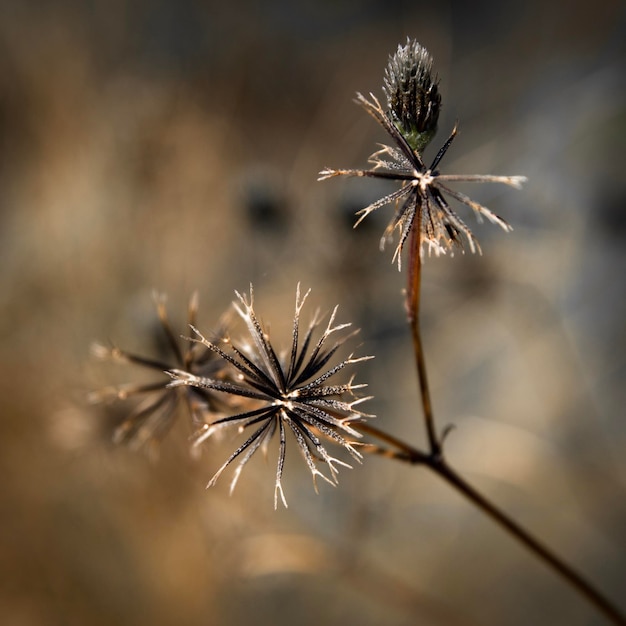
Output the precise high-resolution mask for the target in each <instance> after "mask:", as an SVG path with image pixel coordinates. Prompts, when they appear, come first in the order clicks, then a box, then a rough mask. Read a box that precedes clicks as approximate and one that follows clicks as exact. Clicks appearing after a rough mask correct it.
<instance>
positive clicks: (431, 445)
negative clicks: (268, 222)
mask: <svg viewBox="0 0 626 626" xmlns="http://www.w3.org/2000/svg"><path fill="white" fill-rule="evenodd" d="M421 219H422V211H421V209H420V210H419V211H418V215H417V216H416V220H417V224H415V225H414V228H413V229H412V232H411V244H410V253H409V271H408V288H407V293H406V312H407V319H408V322H409V326H410V328H411V335H412V339H413V350H414V353H415V363H416V366H417V376H418V380H419V387H420V395H421V400H422V410H423V417H424V425H425V428H426V437H427V441H428V450H427V451H421V450H418V449H416V448H413V447H412V446H410V445H408V444H406V443H404V442H403V441H401V440H399V439H396V438H395V437H392V436H391V435H388V434H386V433H383V432H382V431H379V430H378V429H375V428H373V427H371V426H367V427H364V425H362V424H361V425H360V429H361V431H362V432H363V433H365V434H369V435H370V436H372V437H375V438H377V439H379V440H382V441H384V442H385V443H386V444H388V445H392V446H393V447H395V448H396V449H397V450H398V452H392V451H390V450H387V449H385V448H379V447H377V446H373V448H374V449H372V450H371V451H372V452H375V453H378V454H382V455H384V456H387V457H390V458H394V459H396V460H400V461H405V462H408V463H411V464H420V465H426V466H427V467H428V468H429V469H430V470H431V471H432V472H434V473H435V474H436V475H437V476H438V477H439V478H441V479H442V480H443V481H445V482H446V483H447V484H448V485H450V486H451V487H453V488H454V489H456V491H457V492H458V493H460V494H461V495H463V496H464V497H465V498H466V499H467V500H469V501H470V502H471V503H472V504H473V505H474V506H475V507H477V508H478V509H480V510H481V511H482V512H483V513H484V514H485V515H487V516H488V517H489V518H491V519H492V520H493V521H494V522H495V523H496V524H498V525H499V526H500V527H501V528H502V529H503V530H505V531H506V532H507V533H509V535H510V536H511V537H513V538H514V539H516V540H517V541H518V542H519V543H521V544H522V545H523V546H524V547H525V548H526V549H527V550H528V551H529V552H531V553H532V554H534V555H535V557H537V558H538V559H539V560H541V561H543V563H544V564H546V565H547V566H549V567H550V568H552V570H553V571H554V572H555V573H557V574H558V575H559V576H561V578H562V579H563V580H564V581H565V582H567V583H568V584H569V585H570V586H572V587H573V588H574V589H575V590H576V591H577V592H578V593H579V594H580V595H581V596H582V597H584V598H585V599H586V600H587V601H588V602H589V603H590V604H592V605H593V606H595V607H596V608H597V609H598V610H599V611H600V612H601V613H603V614H604V616H605V617H606V618H607V619H609V620H610V621H611V622H612V623H613V624H617V625H619V626H626V617H625V616H624V615H623V614H622V613H621V612H620V611H619V610H618V608H617V607H616V606H615V605H614V604H612V603H611V602H610V601H609V600H608V599H607V598H606V597H605V596H604V595H603V594H602V593H601V592H600V591H598V590H597V589H596V588H595V587H594V586H593V585H592V584H591V583H590V582H588V581H587V580H586V579H585V578H584V577H583V576H582V575H581V574H579V573H578V572H577V571H576V570H574V569H573V568H572V567H571V566H569V565H568V564H567V563H565V562H564V561H563V560H562V559H561V558H559V557H558V556H556V554H554V552H552V550H550V549H549V548H548V547H547V546H546V545H544V544H543V543H542V542H540V541H539V540H538V539H536V538H535V537H533V536H532V535H531V534H530V533H529V532H528V531H527V530H525V529H524V528H523V527H522V526H520V524H519V523H517V522H516V521H515V520H513V519H512V518H511V517H509V516H508V515H507V514H506V513H504V512H503V511H502V510H500V509H499V508H498V507H497V506H496V505H495V504H493V503H492V502H491V501H490V500H489V499H488V498H486V497H485V496H483V495H482V494H481V493H480V492H478V491H477V490H476V489H474V487H472V486H471V485H470V484H469V483H468V482H466V481H465V479H464V478H462V477H461V476H460V475H459V474H458V473H457V472H456V471H455V470H453V469H452V467H450V465H449V464H448V462H447V461H446V459H445V457H444V453H443V447H442V443H443V438H439V437H438V435H437V431H436V428H435V419H434V415H433V408H432V402H431V398H430V389H429V386H428V376H427V374H426V360H425V357H424V350H423V346H422V337H421V333H420V326H419V312H420V287H421V273H422V259H421V255H420V243H421V242H420V231H421V223H420V222H421ZM366 449H367V448H366Z"/></svg>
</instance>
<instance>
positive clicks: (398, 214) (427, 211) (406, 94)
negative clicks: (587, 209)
mask: <svg viewBox="0 0 626 626" xmlns="http://www.w3.org/2000/svg"><path fill="white" fill-rule="evenodd" d="M431 66H432V60H431V58H430V56H428V53H427V52H426V51H425V49H424V48H422V47H421V46H420V45H419V44H417V43H416V42H413V43H412V42H410V41H409V42H408V43H407V45H406V46H404V47H400V48H399V49H398V52H397V53H396V54H395V55H394V56H393V57H392V58H391V59H390V62H389V66H388V67H387V71H386V74H385V92H386V94H387V98H388V101H389V109H390V110H389V111H384V110H383V108H382V106H381V104H380V102H379V101H378V99H377V98H376V96H374V95H373V94H370V97H371V100H367V99H366V98H365V97H364V96H362V95H361V94H360V93H358V94H357V99H356V102H357V103H358V104H360V105H361V106H362V107H363V108H364V109H365V110H366V111H367V112H368V113H369V114H370V115H371V116H372V117H373V118H374V119H375V120H376V121H377V122H378V123H379V124H380V125H381V126H382V127H383V128H384V129H385V130H386V131H387V133H388V134H389V135H390V137H391V139H392V140H393V143H394V145H392V146H389V145H381V149H380V150H378V151H376V152H374V153H373V154H372V155H371V157H370V159H369V161H370V163H373V165H374V167H373V168H372V169H369V170H334V169H330V168H326V169H324V170H322V171H321V172H320V174H319V178H318V180H325V179H327V178H333V177H335V176H366V177H371V178H380V179H386V180H395V181H398V182H400V183H401V187H400V188H399V189H397V190H395V191H393V192H392V193H390V194H388V195H386V196H384V197H383V198H380V199H379V200H376V201H375V202H373V203H372V204H370V205H369V206H367V207H365V208H364V209H362V210H361V211H359V212H358V213H357V215H359V219H358V220H357V222H356V224H355V226H357V225H358V224H359V223H360V222H361V221H362V220H363V219H365V217H367V216H368V215H369V214H370V213H372V212H373V211H375V210H376V209H378V208H380V207H382V206H385V205H387V204H395V213H394V216H393V218H392V219H391V221H390V222H389V224H388V226H387V228H386V230H385V232H384V234H383V237H382V239H381V249H383V248H384V246H385V243H386V242H387V241H389V240H390V239H391V238H392V236H393V233H394V231H395V230H396V229H397V230H398V231H399V233H400V235H399V242H398V245H397V247H396V250H395V254H394V257H393V258H394V260H397V262H398V268H400V263H401V252H402V248H403V246H404V244H405V242H406V240H407V237H408V236H409V234H410V233H411V232H412V231H413V230H415V232H416V233H417V236H418V243H419V248H420V252H423V249H424V246H426V247H427V248H428V252H429V253H430V252H434V253H435V254H437V255H439V254H442V253H444V254H445V252H446V251H448V250H452V249H453V247H454V246H458V247H460V248H463V243H464V239H465V240H466V241H467V243H468V245H469V248H470V250H471V251H472V252H475V251H477V250H478V251H480V246H479V245H478V242H477V241H476V239H475V237H474V235H473V234H472V232H471V230H470V229H469V228H468V227H467V226H466V225H465V224H464V222H463V221H462V220H461V218H460V217H459V216H458V215H457V214H456V213H455V212H454V211H453V210H452V209H451V208H450V205H449V204H448V202H447V200H446V198H445V196H450V197H452V198H454V199H455V200H457V201H458V202H460V203H462V204H465V205H466V206H468V207H470V208H471V209H473V211H474V213H475V214H476V217H477V218H478V220H479V221H480V220H481V219H482V218H483V217H486V218H487V219H488V220H489V221H491V222H493V223H494V224H498V225H499V226H500V227H502V228H503V229H504V230H505V231H508V230H511V227H510V226H509V225H508V224H507V223H506V222H505V221H504V220H503V219H502V218H501V217H499V216H498V215H496V214H494V213H492V212H491V211H490V210H489V209H487V208H486V207H484V206H482V205H481V204H479V203H478V202H475V201H474V200H472V199H471V198H469V197H468V196H466V195H465V194H463V193H461V192H459V191H456V190H454V189H451V188H450V187H449V186H448V183H452V182H479V183H502V184H505V185H509V186H511V187H515V188H518V189H519V188H520V187H521V184H522V183H523V182H524V181H525V180H526V178H525V177H524V176H488V175H486V176H481V175H456V174H441V173H440V172H439V170H438V169H437V167H438V166H439V163H440V162H441V159H442V158H443V157H444V155H445V153H446V151H447V150H448V148H449V147H450V144H451V143H452V140H453V139H454V137H455V135H456V127H455V128H454V129H453V130H452V133H451V135H450V137H449V138H448V140H447V141H446V142H445V143H444V144H443V146H442V147H441V149H440V150H439V152H438V153H437V155H436V156H435V158H434V159H433V161H432V163H431V164H430V166H428V167H426V165H425V164H424V161H423V160H422V156H421V148H422V147H423V146H424V145H425V144H426V143H428V141H429V140H430V137H431V136H432V134H433V133H434V130H435V128H436V123H437V117H438V113H439V106H440V96H439V94H438V92H437V87H436V83H435V82H434V81H433V80H432V77H431V70H432V67H431Z"/></svg>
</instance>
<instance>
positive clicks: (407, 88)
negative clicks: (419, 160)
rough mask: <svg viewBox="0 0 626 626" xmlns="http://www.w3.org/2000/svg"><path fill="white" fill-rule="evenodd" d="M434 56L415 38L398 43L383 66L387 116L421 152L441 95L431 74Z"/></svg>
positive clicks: (431, 133) (431, 134) (430, 134)
mask: <svg viewBox="0 0 626 626" xmlns="http://www.w3.org/2000/svg"><path fill="white" fill-rule="evenodd" d="M432 66H433V59H432V57H431V56H430V55H429V54H428V51H427V50H426V48H424V47H422V46H421V45H420V44H419V43H418V42H417V41H411V40H410V39H409V40H407V43H406V45H405V46H401V45H400V46H398V50H397V51H396V53H395V54H394V55H393V56H392V57H390V59H389V64H388V65H387V67H386V69H385V77H384V81H385V82H384V91H385V95H386V96H387V105H388V107H389V115H390V117H391V119H392V121H393V123H394V124H395V125H396V127H397V128H398V130H399V131H400V132H401V133H402V135H403V136H404V138H405V139H406V140H407V141H408V143H409V144H410V146H411V147H412V148H413V149H414V150H417V152H418V153H421V152H422V151H423V150H424V148H425V147H426V146H427V145H428V143H429V142H430V140H431V139H432V138H433V137H434V135H435V133H436V132H437V120H438V119H439V109H440V108H441V96H440V95H439V90H438V89H437V80H436V79H434V78H433V75H432Z"/></svg>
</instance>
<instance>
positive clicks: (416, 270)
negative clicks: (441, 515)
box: [406, 209, 441, 456]
mask: <svg viewBox="0 0 626 626" xmlns="http://www.w3.org/2000/svg"><path fill="white" fill-rule="evenodd" d="M416 219H417V224H416V225H415V227H414V228H413V230H412V232H411V245H410V254H409V272H408V278H409V281H408V289H407V294H406V312H407V318H408V321H409V325H410V327H411V336H412V338H413V351H414V353H415V364H416V366H417V376H418V379H419V386H420V395H421V398H422V408H423V410H424V424H425V426H426V436H427V437H428V447H429V449H430V453H431V454H432V455H435V456H439V455H440V454H441V443H440V441H439V439H438V437H437V431H436V430H435V418H434V416H433V406H432V402H431V400H430V388H429V386H428V377H427V375H426V360H425V358H424V349H423V347H422V335H421V333H420V328H419V307H420V291H421V289H420V287H421V279H422V257H421V254H420V231H421V219H422V213H421V209H420V211H419V215H418V216H417V218H416Z"/></svg>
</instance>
